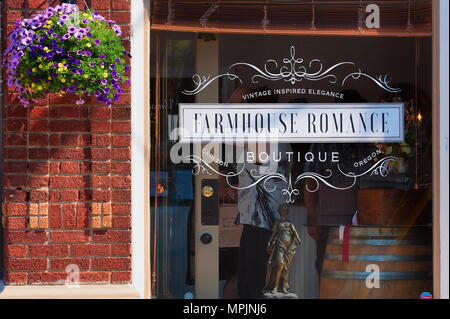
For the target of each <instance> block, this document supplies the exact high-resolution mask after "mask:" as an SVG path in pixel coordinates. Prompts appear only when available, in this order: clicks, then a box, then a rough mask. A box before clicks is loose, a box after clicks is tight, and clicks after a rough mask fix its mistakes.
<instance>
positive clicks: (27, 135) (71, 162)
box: [1, 0, 131, 285]
mask: <svg viewBox="0 0 450 319" xmlns="http://www.w3.org/2000/svg"><path fill="white" fill-rule="evenodd" d="M1 2H2V25H3V31H6V32H3V33H2V40H3V42H2V48H5V47H6V45H7V43H6V40H5V39H6V38H7V34H9V32H11V30H12V27H13V24H14V23H15V20H16V19H17V18H23V17H28V16H30V15H31V14H33V13H35V12H37V11H39V10H41V9H45V8H47V7H48V6H55V5H57V4H59V1H56V0H2V1H1ZM86 3H87V4H88V5H89V6H90V7H91V8H92V9H96V11H97V12H99V13H100V14H102V15H103V16H105V18H111V19H113V20H115V21H116V22H118V23H119V24H120V25H121V27H122V31H123V37H124V44H125V46H126V47H127V49H129V41H128V39H129V32H130V26H129V23H130V0H86ZM78 4H79V6H80V9H82V8H83V6H84V1H83V0H82V1H78ZM3 72H4V71H3ZM4 75H5V74H4V73H3V78H5V76H4ZM2 90H3V93H4V95H3V99H2V129H3V132H2V148H3V159H2V164H3V181H2V186H3V187H2V225H3V252H4V266H5V270H4V279H5V281H6V282H7V283H8V284H14V285H25V284H58V283H59V284H63V283H64V280H65V279H66V277H67V274H66V273H65V269H66V266H67V265H68V264H75V265H77V266H78V267H79V268H80V270H81V272H80V280H81V283H82V284H83V283H86V284H89V283H112V284H117V283H129V282H130V281H131V251H130V249H131V216H130V214H131V161H130V160H131V158H130V156H131V148H130V133H131V120H130V93H129V88H128V87H127V88H125V90H126V93H125V94H123V95H122V96H121V99H120V101H119V102H118V103H116V104H115V105H113V106H111V107H105V106H103V105H99V104H97V103H94V102H93V101H94V99H92V101H91V102H88V104H86V105H83V106H77V105H75V100H76V98H75V96H64V97H59V96H53V95H51V96H49V97H48V99H47V100H46V101H45V102H44V103H42V104H40V105H34V106H30V107H28V108H24V107H22V106H21V105H19V104H18V101H17V97H16V94H15V93H14V92H8V91H7V90H8V88H7V87H6V86H5V83H3V87H2ZM85 100H86V101H87V99H85ZM96 205H97V206H96ZM94 207H95V209H97V208H98V207H103V208H102V209H104V210H109V211H111V216H110V221H111V222H110V224H108V223H106V224H105V225H103V226H105V227H100V228H96V227H95V226H94V225H93V218H92V216H93V208H94ZM37 209H39V212H40V214H42V215H41V217H40V218H42V216H43V217H45V216H47V215H48V218H47V217H45V218H47V223H48V225H47V224H44V225H43V226H42V225H41V228H42V229H39V230H36V227H33V225H32V221H31V218H30V216H31V217H32V216H33V215H34V213H33V212H34V211H35V210H37ZM103 213H105V212H104V211H103ZM103 217H104V218H105V216H103ZM45 218H42V219H41V221H45ZM97 227H99V226H98V225H97Z"/></svg>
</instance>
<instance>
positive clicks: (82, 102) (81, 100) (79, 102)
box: [75, 98, 84, 105]
mask: <svg viewBox="0 0 450 319" xmlns="http://www.w3.org/2000/svg"><path fill="white" fill-rule="evenodd" d="M75 103H76V104H77V105H81V104H84V100H83V99H82V98H79V99H78V100H76V101H75Z"/></svg>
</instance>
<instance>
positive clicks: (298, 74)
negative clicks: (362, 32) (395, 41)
mask: <svg viewBox="0 0 450 319" xmlns="http://www.w3.org/2000/svg"><path fill="white" fill-rule="evenodd" d="M303 62H304V60H303V59H302V58H296V57H295V47H294V46H291V47H290V57H289V58H283V64H284V65H281V66H279V65H278V64H279V63H278V62H277V61H276V60H274V59H269V60H267V61H266V63H265V64H264V67H263V68H262V69H261V68H259V67H257V66H255V65H253V64H251V63H247V62H237V63H234V64H232V65H230V67H229V69H231V68H233V67H236V66H247V67H250V68H251V69H253V70H254V71H256V74H255V75H253V76H252V82H253V83H258V81H259V79H265V80H269V81H279V80H283V81H285V82H290V83H291V84H295V83H297V82H300V81H302V80H303V79H305V80H307V81H320V80H324V79H328V82H329V83H331V84H335V83H337V80H338V79H337V76H336V75H335V74H332V73H331V71H333V70H335V69H337V68H339V67H341V66H344V65H350V66H354V65H355V63H353V62H349V61H345V62H340V63H337V64H335V65H333V66H331V67H329V68H327V69H325V70H324V67H323V64H322V62H321V61H320V60H319V59H312V60H311V61H310V62H309V64H308V67H306V66H305V65H302V64H303ZM308 69H309V70H308ZM311 69H315V71H311ZM211 77H212V75H209V76H200V75H199V74H195V75H194V76H193V77H192V79H193V82H194V84H195V86H196V87H195V89H194V90H184V91H183V93H184V94H186V95H194V94H197V93H199V92H201V91H202V90H203V89H205V88H206V87H207V86H208V85H209V84H211V82H213V81H214V80H216V79H218V78H220V77H228V79H230V80H236V79H238V80H239V81H240V82H241V83H242V80H241V79H240V78H239V77H238V76H237V75H235V74H233V73H230V72H227V73H224V74H219V75H217V76H215V77H213V78H211ZM361 77H366V78H368V79H370V80H372V81H373V82H374V83H375V84H376V85H377V86H379V87H380V88H382V89H384V90H386V91H388V92H392V93H397V92H400V91H401V90H400V89H399V88H392V87H391V86H390V85H389V81H388V80H387V75H385V76H384V77H383V76H382V75H379V76H378V77H377V78H375V77H373V76H370V75H368V74H366V73H364V72H362V71H361V69H359V70H358V71H357V72H352V73H350V74H348V75H347V76H345V77H344V79H343V80H342V82H341V85H342V86H344V84H345V82H346V81H347V79H348V78H352V79H354V80H357V79H359V78H361Z"/></svg>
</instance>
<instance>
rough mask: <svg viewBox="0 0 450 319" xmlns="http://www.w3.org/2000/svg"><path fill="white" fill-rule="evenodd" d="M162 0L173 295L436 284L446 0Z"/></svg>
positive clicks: (158, 35) (162, 270)
mask: <svg viewBox="0 0 450 319" xmlns="http://www.w3.org/2000/svg"><path fill="white" fill-rule="evenodd" d="M152 3H153V8H152V15H153V16H152V31H151V63H152V64H151V99H152V100H151V105H152V107H151V120H152V123H151V130H152V132H151V138H152V141H151V145H152V156H151V182H150V183H151V187H150V189H151V193H150V197H151V205H152V208H151V209H152V221H153V229H152V231H153V233H152V247H154V249H153V250H152V253H153V256H152V259H153V268H154V270H155V274H156V277H155V280H156V281H155V282H156V285H155V291H154V292H155V294H156V296H157V297H159V298H205V297H211V298H301V299H303V298H419V297H420V295H421V294H422V293H427V292H429V293H432V286H433V285H432V283H433V278H432V269H433V267H432V226H433V220H432V208H433V200H432V127H433V123H432V101H431V96H432V94H431V92H432V53H431V27H430V22H431V1H396V2H395V3H392V2H391V1H374V2H373V3H369V2H366V1H364V2H361V1H342V2H340V1H335V2H333V4H329V2H326V3H324V2H322V3H321V2H320V1H312V2H308V4H305V3H301V4H300V3H296V1H266V2H265V1H262V2H261V1H255V2H253V1H246V2H245V4H240V3H239V1H220V3H217V4H212V5H211V4H210V5H205V4H204V2H197V1H169V2H167V1H153V2H152ZM370 5H375V9H374V7H369V8H367V7H368V6H370ZM377 8H378V9H377ZM371 15H372V16H371ZM202 30H204V31H203V32H202ZM273 132H276V134H275V135H273V136H272V135H271V134H269V133H273Z"/></svg>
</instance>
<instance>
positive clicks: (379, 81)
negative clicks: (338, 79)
mask: <svg viewBox="0 0 450 319" xmlns="http://www.w3.org/2000/svg"><path fill="white" fill-rule="evenodd" d="M361 76H365V77H367V78H369V79H371V80H372V81H373V82H375V84H376V85H378V86H379V87H380V88H382V89H384V90H385V91H388V92H391V93H398V92H401V91H402V90H401V89H399V88H392V87H390V86H389V83H390V82H389V81H388V80H387V75H385V76H384V77H383V76H382V75H379V76H378V77H377V78H374V77H372V76H370V75H368V74H365V73H363V72H361V69H359V71H358V72H354V73H350V74H349V75H347V76H346V77H345V78H344V80H342V86H344V84H345V81H347V79H348V78H349V77H351V78H352V79H354V80H357V79H359V78H360V77H361Z"/></svg>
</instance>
